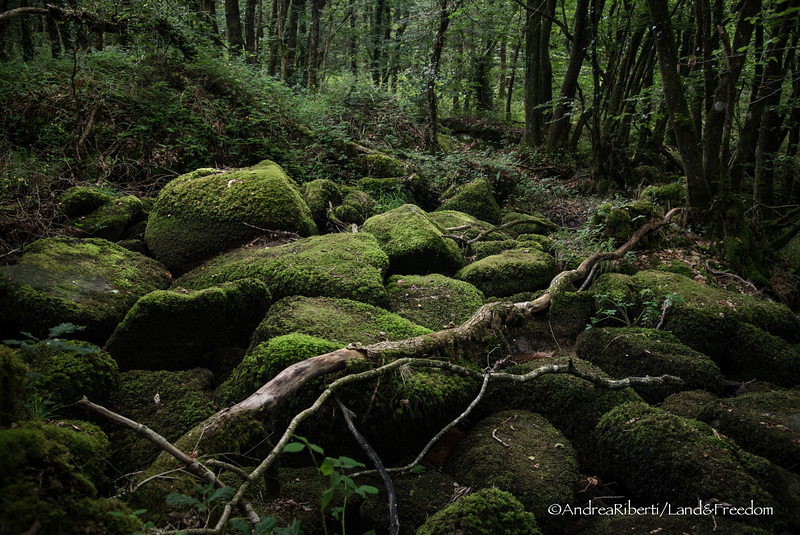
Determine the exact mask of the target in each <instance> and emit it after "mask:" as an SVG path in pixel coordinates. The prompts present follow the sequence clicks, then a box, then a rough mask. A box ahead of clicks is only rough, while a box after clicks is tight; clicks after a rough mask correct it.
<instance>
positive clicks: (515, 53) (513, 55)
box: [506, 42, 520, 122]
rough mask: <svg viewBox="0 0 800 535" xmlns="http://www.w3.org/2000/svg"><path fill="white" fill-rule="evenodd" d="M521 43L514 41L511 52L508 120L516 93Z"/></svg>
mask: <svg viewBox="0 0 800 535" xmlns="http://www.w3.org/2000/svg"><path fill="white" fill-rule="evenodd" d="M519 49H520V43H519V42H516V43H514V47H513V49H512V52H511V74H510V75H509V76H508V88H507V89H506V91H507V94H506V121H507V122H508V121H511V100H512V96H513V95H514V82H515V81H516V79H517V61H518V60H519Z"/></svg>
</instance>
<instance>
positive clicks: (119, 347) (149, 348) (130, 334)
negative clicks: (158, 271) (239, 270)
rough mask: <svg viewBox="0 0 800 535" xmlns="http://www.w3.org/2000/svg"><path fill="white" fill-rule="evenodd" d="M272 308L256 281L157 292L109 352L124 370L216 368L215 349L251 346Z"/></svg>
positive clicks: (131, 316) (128, 319)
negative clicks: (256, 332) (265, 316)
mask: <svg viewBox="0 0 800 535" xmlns="http://www.w3.org/2000/svg"><path fill="white" fill-rule="evenodd" d="M269 305H270V294H269V291H268V290H267V288H266V286H265V285H264V283H262V282H260V281H257V280H254V279H242V280H237V281H233V282H226V283H220V286H215V287H212V288H207V289H204V290H181V289H178V288H175V289H172V290H157V291H154V292H150V293H149V294H147V295H145V296H143V297H142V298H141V299H139V301H137V302H136V304H135V305H134V306H133V308H131V310H130V311H128V314H127V315H126V316H125V319H124V320H123V321H122V323H121V324H120V325H119V326H118V327H117V329H116V330H115V331H114V334H113V335H112V336H111V338H110V339H109V341H108V343H107V344H106V350H107V351H109V352H110V353H111V354H112V355H113V356H114V358H115V359H116V360H117V362H119V364H120V366H121V367H122V368H123V369H133V368H135V369H148V370H152V369H159V370H180V369H187V368H194V367H198V366H199V367H212V365H213V361H212V359H213V356H214V351H215V350H217V349H219V348H223V347H229V346H238V347H246V346H247V345H248V343H249V337H250V334H251V333H252V331H253V329H255V327H256V326H257V325H258V323H259V322H260V321H261V319H262V318H263V317H264V314H266V312H267V310H268V309H269Z"/></svg>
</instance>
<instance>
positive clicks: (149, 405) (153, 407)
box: [108, 368, 215, 473]
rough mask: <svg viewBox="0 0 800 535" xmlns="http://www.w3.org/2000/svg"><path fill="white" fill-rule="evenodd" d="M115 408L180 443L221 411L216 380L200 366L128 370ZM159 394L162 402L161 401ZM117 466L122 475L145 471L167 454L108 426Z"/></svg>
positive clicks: (114, 400)
mask: <svg viewBox="0 0 800 535" xmlns="http://www.w3.org/2000/svg"><path fill="white" fill-rule="evenodd" d="M120 379H121V380H120V387H119V388H118V389H117V390H116V391H115V392H114V394H113V395H112V396H111V400H110V402H109V405H110V407H111V408H112V409H113V410H114V411H115V412H118V413H119V414H123V415H125V416H126V417H127V418H130V419H132V420H134V421H136V422H139V423H140V424H142V425H146V426H147V427H149V428H150V429H153V430H154V431H156V432H157V433H158V434H160V435H161V436H163V437H164V438H166V439H167V440H169V441H172V442H174V441H175V440H176V439H178V438H179V437H181V436H182V435H183V434H184V433H185V432H187V431H189V430H190V429H192V427H194V426H195V424H197V423H198V422H202V421H203V420H205V419H206V418H208V417H209V416H211V415H212V414H214V412H215V408H214V405H213V403H212V394H213V391H214V376H213V375H212V374H211V372H210V371H208V370H206V369H203V368H196V369H192V370H184V371H175V372H173V371H147V370H131V371H127V372H123V373H122V374H121V377H120ZM156 396H158V397H157V399H156ZM108 433H109V434H110V436H111V438H112V441H113V442H112V443H113V451H112V456H113V464H114V466H115V468H116V469H117V470H118V471H120V472H121V473H128V472H133V471H136V470H143V469H144V468H146V467H148V466H149V465H150V464H151V463H152V462H153V461H154V460H155V459H156V457H157V456H158V455H159V453H161V450H160V449H159V448H158V447H157V446H156V445H154V444H153V443H151V442H150V441H148V440H146V439H145V438H143V437H142V436H140V435H138V434H136V433H135V432H134V431H131V430H129V429H127V428H122V427H119V426H116V425H114V426H111V425H109V426H108Z"/></svg>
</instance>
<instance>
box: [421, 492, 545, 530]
mask: <svg viewBox="0 0 800 535" xmlns="http://www.w3.org/2000/svg"><path fill="white" fill-rule="evenodd" d="M454 533H460V534H463V535H494V534H496V533H503V534H504V535H539V534H541V533H542V532H541V531H540V530H539V526H538V525H537V523H536V517H535V516H534V515H533V514H532V513H529V512H527V511H526V510H525V507H524V506H523V505H522V504H521V503H520V501H519V500H517V499H516V498H515V497H514V495H513V494H510V493H508V492H504V491H502V490H500V489H497V488H487V489H482V490H479V491H478V492H475V493H472V494H470V495H468V496H464V497H463V498H460V499H459V500H458V501H457V502H455V503H454V504H452V505H449V506H448V507H446V508H444V509H442V510H441V511H439V512H438V513H436V514H435V515H433V516H431V517H430V518H429V519H428V520H427V521H426V522H425V523H424V524H423V525H422V526H421V527H420V528H419V530H418V531H417V534H418V535H452V534H454Z"/></svg>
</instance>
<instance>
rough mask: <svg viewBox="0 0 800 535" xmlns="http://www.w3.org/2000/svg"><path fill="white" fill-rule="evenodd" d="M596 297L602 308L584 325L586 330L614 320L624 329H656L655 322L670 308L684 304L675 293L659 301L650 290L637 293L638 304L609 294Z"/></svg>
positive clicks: (645, 289)
mask: <svg viewBox="0 0 800 535" xmlns="http://www.w3.org/2000/svg"><path fill="white" fill-rule="evenodd" d="M596 297H597V299H598V300H599V301H600V303H601V306H602V307H603V308H601V310H599V311H598V312H597V314H595V315H594V316H593V317H592V318H591V320H590V322H591V323H589V324H588V325H586V328H587V329H590V328H592V327H594V326H595V325H596V324H598V323H600V322H602V321H605V320H615V321H618V322H620V323H622V324H623V325H625V326H626V327H656V321H657V320H658V319H659V318H661V317H663V316H664V315H665V314H666V311H667V309H668V308H669V307H670V306H672V305H673V304H681V303H684V302H685V301H684V299H683V298H682V297H681V296H680V295H678V294H676V293H671V294H669V295H667V296H666V297H665V298H664V300H663V301H660V300H658V299H657V298H656V297H655V295H654V294H653V290H651V289H650V288H644V289H642V290H640V291H639V299H638V302H632V301H629V300H627V299H620V298H618V297H615V296H613V295H610V294H599V295H597V296H596ZM659 326H660V323H659Z"/></svg>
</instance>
